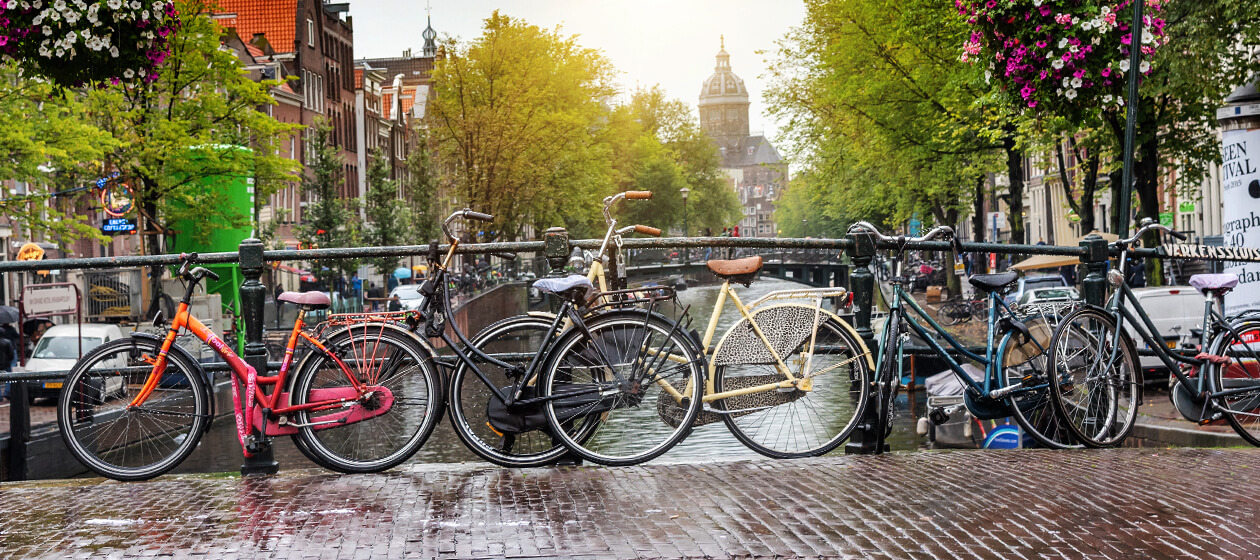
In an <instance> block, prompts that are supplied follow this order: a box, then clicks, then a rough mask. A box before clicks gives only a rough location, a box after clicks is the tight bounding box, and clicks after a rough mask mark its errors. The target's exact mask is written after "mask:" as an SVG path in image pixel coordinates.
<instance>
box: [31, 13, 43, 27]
mask: <svg viewBox="0 0 1260 560" xmlns="http://www.w3.org/2000/svg"><path fill="white" fill-rule="evenodd" d="M43 23H44V14H39V15H37V16H35V18H34V19H32V20H31V25H40V24H43Z"/></svg>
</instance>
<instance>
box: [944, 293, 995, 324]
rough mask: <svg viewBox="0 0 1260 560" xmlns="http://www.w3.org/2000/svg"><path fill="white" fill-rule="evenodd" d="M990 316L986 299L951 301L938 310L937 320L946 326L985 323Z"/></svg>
mask: <svg viewBox="0 0 1260 560" xmlns="http://www.w3.org/2000/svg"><path fill="white" fill-rule="evenodd" d="M988 316H989V302H988V301H987V300H986V299H984V298H976V299H972V300H960V301H949V302H945V303H942V304H941V306H940V307H938V308H937V309H936V318H937V319H938V320H939V321H940V322H941V323H943V324H945V325H957V324H959V323H967V322H970V321H971V320H972V319H976V320H977V321H983V320H985V319H987V318H988Z"/></svg>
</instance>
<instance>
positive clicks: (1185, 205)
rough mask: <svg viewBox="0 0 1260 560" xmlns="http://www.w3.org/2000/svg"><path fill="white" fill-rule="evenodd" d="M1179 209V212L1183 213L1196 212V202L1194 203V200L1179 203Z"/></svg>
mask: <svg viewBox="0 0 1260 560" xmlns="http://www.w3.org/2000/svg"><path fill="white" fill-rule="evenodd" d="M1177 211H1178V212H1181V213H1182V214H1187V213H1190V212H1194V203H1193V202H1182V203H1181V204H1178V205H1177Z"/></svg>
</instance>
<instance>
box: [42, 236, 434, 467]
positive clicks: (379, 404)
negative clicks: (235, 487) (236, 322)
mask: <svg viewBox="0 0 1260 560" xmlns="http://www.w3.org/2000/svg"><path fill="white" fill-rule="evenodd" d="M180 259H181V260H182V261H183V264H182V266H181V267H180V269H179V273H178V275H179V277H180V278H182V279H184V280H185V281H186V282H187V287H186V290H185V293H184V297H183V299H182V300H180V303H179V306H178V309H177V311H176V313H175V316H174V318H173V319H172V321H171V323H170V325H169V329H168V330H167V333H166V337H165V338H159V337H158V336H156V335H152V334H147V333H135V334H133V335H132V336H131V337H130V338H126V339H122V340H117V341H114V342H110V343H107V344H103V345H101V346H99V347H97V348H96V349H94V350H93V351H92V352H89V353H88V354H87V355H85V356H84V357H83V358H82V359H80V360H79V361H78V362H77V363H76V364H75V365H74V368H73V369H71V371H70V374H69V375H68V376H67V378H66V382H65V389H64V390H63V391H62V393H61V396H60V397H59V398H58V401H57V422H58V425H59V427H60V428H61V436H62V439H63V440H65V443H66V446H67V447H68V448H69V449H70V452H71V453H72V454H73V455H74V456H75V458H77V459H78V460H79V461H80V462H81V463H83V464H84V465H85V466H87V467H88V468H89V469H91V470H92V471H94V472H96V473H97V474H100V475H102V476H105V477H108V478H112V479H116V480H144V479H149V478H153V477H156V476H160V475H162V474H164V473H166V472H168V471H170V470H171V469H173V468H175V467H176V466H178V465H179V464H180V463H181V462H182V461H184V459H186V458H187V457H188V455H189V454H191V453H192V452H193V450H194V449H195V448H196V447H197V443H198V442H199V441H200V439H201V437H202V436H203V435H204V434H205V432H206V431H208V430H209V428H210V424H211V422H212V420H213V418H214V412H215V411H214V401H213V394H212V392H211V387H210V385H209V384H208V383H210V382H213V378H211V377H207V376H206V374H205V371H204V370H203V369H202V367H201V364H200V363H199V362H198V360H197V359H195V358H194V357H193V356H192V355H191V354H190V353H189V352H188V351H187V350H185V349H183V348H182V347H181V346H178V345H176V344H175V339H176V337H177V336H178V335H179V334H180V333H181V332H182V331H187V332H190V333H191V334H192V335H193V336H195V337H197V338H198V339H200V340H201V341H202V342H204V343H205V344H207V345H209V346H210V347H211V348H213V349H214V351H215V352H216V353H218V354H219V355H220V356H222V357H223V359H224V360H225V361H226V362H227V365H228V367H229V368H231V376H230V377H231V385H232V401H233V407H234V411H233V412H234V419H235V422H236V432H237V439H238V441H239V442H240V444H241V449H242V452H243V454H244V455H245V456H246V457H250V456H252V455H253V454H254V453H256V452H258V451H259V450H261V449H262V448H263V447H264V446H266V445H269V444H270V439H271V438H273V437H275V436H280V435H289V436H291V437H293V439H294V442H295V444H296V445H297V447H298V449H299V450H301V451H302V452H303V453H304V454H306V455H307V456H308V457H310V458H311V460H312V461H314V462H315V463H316V464H319V465H321V466H324V467H327V468H330V469H333V470H338V471H342V472H376V471H380V470H384V469H388V468H391V467H393V466H396V465H398V464H400V463H402V462H403V461H405V460H407V459H408V458H409V457H411V456H412V455H413V454H414V453H415V452H416V450H418V449H419V448H420V447H421V446H423V445H424V442H425V441H426V440H427V439H428V437H429V435H431V434H432V432H433V429H434V427H436V425H437V422H436V418H437V417H438V414H439V413H440V411H441V393H440V388H441V380H440V378H439V377H438V374H437V371H436V369H435V368H434V367H433V365H432V362H431V361H430V360H429V359H428V357H427V356H421V355H418V354H417V353H416V352H415V351H414V350H413V348H414V345H413V343H412V342H411V341H410V340H406V339H404V338H403V337H407V338H410V337H409V335H406V334H401V335H400V334H398V333H395V332H380V333H376V334H375V335H372V334H371V333H368V332H366V331H356V329H354V328H347V329H342V330H339V331H336V332H333V333H331V334H329V335H328V336H326V337H321V339H316V338H314V337H312V336H311V335H310V334H309V333H308V332H306V331H305V330H303V327H304V317H305V315H306V313H307V312H309V311H313V310H320V309H326V308H328V306H330V305H331V300H330V299H329V297H328V296H327V295H325V294H323V293H321V292H306V293H292V292H286V293H284V294H282V295H281V296H280V297H281V299H282V301H287V302H291V303H295V304H297V305H299V306H300V311H299V313H298V319H297V321H296V322H295V323H294V326H293V330H292V332H291V333H290V335H289V341H288V344H287V345H286V347H285V353H284V358H283V360H282V362H281V365H280V369H279V371H278V372H277V374H276V375H274V376H269V375H261V376H260V375H258V373H257V371H255V370H254V368H253V367H251V366H249V365H248V364H246V363H245V362H244V361H243V360H242V359H241V358H240V357H239V356H237V354H236V353H235V352H233V351H232V349H231V348H230V347H229V346H228V345H227V344H226V343H224V342H223V340H221V339H220V338H219V337H217V336H216V335H215V334H214V333H213V332H211V331H210V330H209V329H208V328H206V327H205V325H203V324H202V323H201V322H200V321H198V320H197V318H196V317H193V316H192V315H191V313H190V312H189V302H190V301H191V299H192V295H193V292H194V290H195V289H196V287H197V285H198V283H200V282H201V280H202V279H203V278H207V277H208V278H211V279H217V275H215V273H213V272H211V271H209V270H206V269H205V268H202V267H194V268H192V269H191V270H189V266H190V265H192V264H194V263H195V262H196V260H197V254H196V253H192V254H181V255H180ZM162 320H163V318H162V315H161V314H160V313H159V314H158V316H157V317H156V318H155V320H154V325H155V326H158V325H160V324H161V322H162ZM298 340H302V341H303V342H304V344H305V345H306V346H308V347H310V348H311V351H309V352H307V354H306V356H305V357H304V358H303V359H302V361H301V362H300V363H299V364H298V366H297V369H296V373H294V374H293V376H292V378H290V376H289V371H290V367H291V366H292V364H293V361H294V351H295V348H296V346H297V342H298ZM347 354H348V356H347ZM343 356H346V357H345V358H343ZM242 385H243V390H242V389H241V388H240V387H238V386H242ZM113 386H120V388H119V389H118V390H117V394H106V391H105V390H104V388H106V387H113ZM267 388H270V391H268V390H267Z"/></svg>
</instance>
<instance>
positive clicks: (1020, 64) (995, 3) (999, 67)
mask: <svg viewBox="0 0 1260 560" xmlns="http://www.w3.org/2000/svg"><path fill="white" fill-rule="evenodd" d="M955 5H956V6H957V7H958V13H959V14H961V15H962V17H964V18H966V20H967V23H969V24H970V25H971V28H972V32H971V35H970V37H968V38H967V40H966V42H964V43H963V48H962V60H963V62H969V63H973V64H976V63H978V64H984V65H986V66H987V67H988V70H987V71H986V72H985V77H986V79H997V80H998V82H999V84H1000V85H1001V86H1002V87H1003V89H1004V91H1006V92H1007V93H1008V94H1010V95H1011V96H1012V97H1013V98H1014V101H1015V102H1016V103H1018V104H1019V106H1024V107H1028V108H1029V109H1030V110H1033V111H1034V112H1038V113H1048V114H1056V115H1063V116H1069V117H1070V116H1073V115H1079V114H1081V113H1082V112H1084V111H1088V110H1094V111H1096V110H1098V109H1103V110H1115V109H1119V108H1120V107H1122V106H1123V105H1124V98H1125V96H1124V93H1125V86H1126V85H1127V83H1128V82H1127V75H1128V72H1129V71H1130V68H1129V53H1130V49H1131V48H1132V46H1133V45H1135V44H1138V45H1141V48H1142V54H1143V57H1142V58H1143V61H1142V64H1141V67H1140V68H1138V71H1140V72H1142V73H1143V74H1149V73H1150V72H1151V70H1152V68H1151V63H1150V55H1151V54H1153V53H1154V52H1155V49H1157V48H1158V47H1159V46H1161V45H1163V44H1164V42H1165V35H1164V20H1163V19H1161V18H1160V17H1159V13H1160V10H1161V5H1160V2H1159V1H1157V0H1146V10H1145V11H1146V15H1144V16H1143V21H1144V23H1143V28H1144V30H1143V32H1142V36H1141V37H1138V38H1137V39H1136V40H1135V39H1134V37H1133V34H1132V33H1131V32H1130V29H1129V23H1130V21H1129V20H1130V19H1131V16H1130V14H1131V13H1132V0H1120V1H1116V0H1101V1H1099V0H955Z"/></svg>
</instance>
